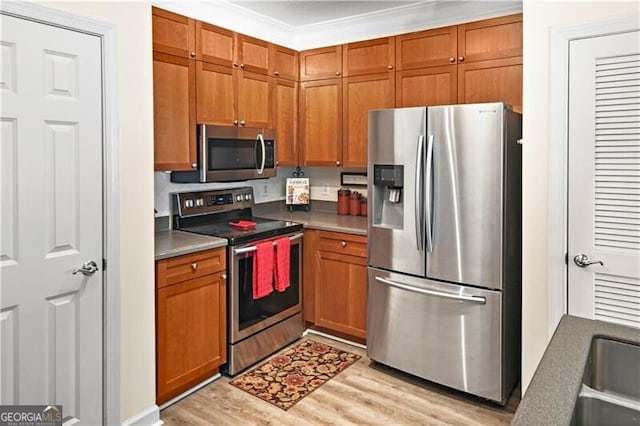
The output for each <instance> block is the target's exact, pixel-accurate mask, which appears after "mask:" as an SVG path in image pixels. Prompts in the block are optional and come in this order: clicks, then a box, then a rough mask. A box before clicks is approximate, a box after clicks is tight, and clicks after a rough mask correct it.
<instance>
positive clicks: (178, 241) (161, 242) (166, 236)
mask: <svg viewBox="0 0 640 426" xmlns="http://www.w3.org/2000/svg"><path fill="white" fill-rule="evenodd" d="M226 245H227V240H225V239H224V238H217V237H210V236H208V235H199V234H192V233H191V232H182V231H174V230H164V231H157V232H156V235H155V246H156V255H155V258H156V260H160V259H167V258H169V257H175V256H181V255H183V254H189V253H195V252H198V251H202V250H209V249H213V248H218V247H224V246H226Z"/></svg>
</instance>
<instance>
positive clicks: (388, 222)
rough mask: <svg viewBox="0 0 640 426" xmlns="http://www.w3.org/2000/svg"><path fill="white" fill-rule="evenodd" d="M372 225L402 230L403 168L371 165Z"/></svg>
mask: <svg viewBox="0 0 640 426" xmlns="http://www.w3.org/2000/svg"><path fill="white" fill-rule="evenodd" d="M373 185H374V194H373V225H374V226H375V225H377V226H382V227H385V226H388V227H391V228H402V225H403V217H404V214H403V211H404V199H403V196H402V189H403V187H404V166H400V165H386V164H385V165H383V164H374V165H373Z"/></svg>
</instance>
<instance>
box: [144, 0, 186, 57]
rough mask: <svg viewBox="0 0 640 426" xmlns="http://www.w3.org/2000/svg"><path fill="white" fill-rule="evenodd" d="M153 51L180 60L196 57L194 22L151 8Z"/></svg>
mask: <svg viewBox="0 0 640 426" xmlns="http://www.w3.org/2000/svg"><path fill="white" fill-rule="evenodd" d="M151 22H152V28H153V29H152V31H153V50H154V51H155V52H162V53H167V54H169V55H174V56H179V57H181V58H195V57H196V43H195V36H196V33H195V25H196V21H195V20H193V19H190V18H187V17H186V16H182V15H178V14H176V13H172V12H168V11H166V10H163V9H158V8H157V7H153V6H152V7H151Z"/></svg>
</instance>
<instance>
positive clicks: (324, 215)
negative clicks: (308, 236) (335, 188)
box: [254, 202, 367, 235]
mask: <svg viewBox="0 0 640 426" xmlns="http://www.w3.org/2000/svg"><path fill="white" fill-rule="evenodd" d="M315 204H318V205H321V206H322V208H314V207H313V204H312V208H311V210H310V211H308V212H305V211H294V212H290V211H289V210H287V208H286V206H285V204H284V203H282V202H280V203H268V204H266V205H257V206H256V207H255V208H254V214H255V215H256V216H260V217H266V218H269V219H278V220H288V221H291V222H298V223H302V224H303V225H304V227H305V228H309V229H320V230H322V231H333V232H345V233H347V234H356V235H367V217H366V216H341V215H338V214H337V213H336V210H335V208H333V209H332V210H329V209H331V207H332V205H334V206H335V203H318V202H316V203H315Z"/></svg>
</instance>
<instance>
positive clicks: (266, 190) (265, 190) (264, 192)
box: [262, 184, 269, 195]
mask: <svg viewBox="0 0 640 426" xmlns="http://www.w3.org/2000/svg"><path fill="white" fill-rule="evenodd" d="M262 195H269V185H266V184H265V185H263V187H262Z"/></svg>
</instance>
